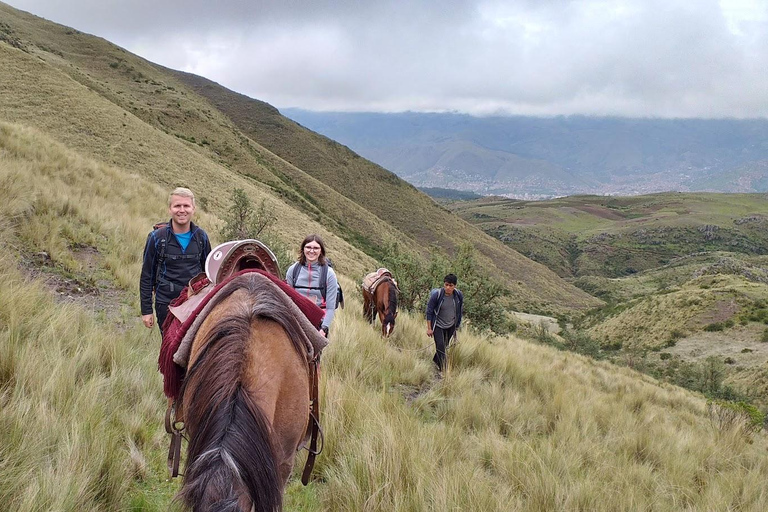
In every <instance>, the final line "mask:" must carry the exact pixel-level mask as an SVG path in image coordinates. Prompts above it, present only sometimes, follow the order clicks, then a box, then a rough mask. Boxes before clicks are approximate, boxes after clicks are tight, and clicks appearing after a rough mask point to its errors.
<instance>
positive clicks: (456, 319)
mask: <svg viewBox="0 0 768 512" xmlns="http://www.w3.org/2000/svg"><path fill="white" fill-rule="evenodd" d="M457 283H458V279H457V278H456V276H455V275H454V274H448V275H447V276H445V278H444V279H443V287H442V288H435V289H433V290H432V291H431V292H430V294H429V301H428V302H427V336H429V337H434V339H435V356H434V357H433V358H432V361H434V363H435V365H437V369H438V370H439V371H441V372H442V371H444V370H445V361H446V351H447V350H448V345H449V344H450V342H451V338H453V337H454V336H455V334H456V329H458V328H459V327H460V326H461V315H462V311H463V308H464V295H463V294H462V293H461V290H458V289H457V288H456V284H457Z"/></svg>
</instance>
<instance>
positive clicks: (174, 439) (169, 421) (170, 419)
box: [165, 401, 183, 478]
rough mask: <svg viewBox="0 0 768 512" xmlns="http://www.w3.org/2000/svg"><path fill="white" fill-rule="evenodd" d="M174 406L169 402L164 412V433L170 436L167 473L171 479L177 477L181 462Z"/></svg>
mask: <svg viewBox="0 0 768 512" xmlns="http://www.w3.org/2000/svg"><path fill="white" fill-rule="evenodd" d="M175 405H176V404H175V402H170V401H169V404H168V409H166V411H165V431H166V432H168V433H169V434H171V443H170V446H168V472H169V473H170V474H171V478H176V477H177V476H179V463H180V462H181V430H180V429H178V428H176V423H177V421H178V418H177V417H176V407H175ZM182 429H183V427H182Z"/></svg>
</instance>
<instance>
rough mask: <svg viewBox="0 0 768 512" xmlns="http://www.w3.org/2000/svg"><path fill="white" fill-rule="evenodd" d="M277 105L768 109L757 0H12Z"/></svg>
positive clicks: (624, 112)
mask: <svg viewBox="0 0 768 512" xmlns="http://www.w3.org/2000/svg"><path fill="white" fill-rule="evenodd" d="M10 4H11V5H13V6H14V7H17V8H19V9H23V10H26V11H29V12H31V13H33V14H36V15H38V16H42V17H44V18H47V19H49V20H52V21H55V22H58V23H62V24H64V25H68V26H72V27H74V28H76V29H78V30H81V31H84V32H89V33H92V34H95V35H98V36H101V37H104V38H106V39H108V40H110V41H112V42H114V43H116V44H119V45H120V46H123V47H125V48H126V49H128V50H129V51H132V52H134V53H137V54H139V55H141V56H142V57H145V58H147V59H149V60H151V61H153V62H157V63H159V64H162V65H164V66H168V67H171V68H175V69H180V70H183V71H189V72H192V73H196V74H199V75H202V76H205V77H207V78H210V79H212V80H215V81H216V82H219V83H221V84H222V85H225V86H227V87H229V88H231V89H233V90H236V91H238V92H241V93H243V94H247V95H248V96H251V97H254V98H258V99H261V100H264V101H267V102H269V103H271V104H273V105H275V106H277V107H300V108H305V109H313V110H344V111H376V112H393V111H404V110H414V111H458V112H466V113H470V114H479V115H482V114H516V115H568V114H587V115H616V116H654V117H768V101H766V97H768V71H766V70H768V3H766V2H765V1H763V0H722V1H716V0H700V1H697V2H691V1H689V0H625V1H611V0H603V1H596V0H585V1H575V0H574V1H568V0H548V1H535V0H529V1H526V0H519V1H513V2H511V1H504V0H500V1H480V0H478V1H470V0H446V1H441V2H427V1H413V0H411V1H407V0H379V1H377V2H359V1H357V0H354V1H351V0H333V1H331V0H323V1H319V0H311V1H306V0H295V1H291V0H282V1H255V2H254V1H249V0H237V1H230V0H223V1H220V2H209V1H207V0H205V1H203V0H186V1H180V0H167V1H162V2H158V1H157V0H155V1H148V0H134V1H132V2H115V1H111V0H101V1H96V0H68V1H67V2H60V1H57V0H10Z"/></svg>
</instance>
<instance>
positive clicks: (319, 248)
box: [285, 235, 338, 338]
mask: <svg viewBox="0 0 768 512" xmlns="http://www.w3.org/2000/svg"><path fill="white" fill-rule="evenodd" d="M297 266H298V268H297ZM285 282H286V283H288V284H289V285H290V286H291V287H292V288H294V289H296V290H298V291H299V293H301V294H302V295H304V296H306V297H307V298H309V299H310V300H311V301H313V302H314V303H315V304H317V305H318V306H319V307H320V308H322V309H323V310H324V311H325V316H324V317H323V322H322V324H321V326H320V329H319V330H320V331H321V332H322V334H323V336H325V337H326V338H327V337H328V331H329V330H330V328H331V323H332V322H333V316H334V314H335V313H336V295H337V293H338V280H337V278H336V272H334V270H333V268H331V266H330V265H329V264H328V261H327V258H326V256H325V244H324V243H323V240H322V238H320V237H319V236H318V235H309V236H307V237H306V238H305V239H304V240H303V241H302V242H301V245H300V246H299V257H298V261H296V263H294V264H293V265H291V266H290V267H289V268H288V271H287V272H286V273H285ZM329 304H330V306H329Z"/></svg>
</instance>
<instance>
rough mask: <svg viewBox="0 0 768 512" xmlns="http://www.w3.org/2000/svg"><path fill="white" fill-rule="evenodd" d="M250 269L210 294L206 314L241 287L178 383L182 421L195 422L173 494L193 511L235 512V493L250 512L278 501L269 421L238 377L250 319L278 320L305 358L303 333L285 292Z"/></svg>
mask: <svg viewBox="0 0 768 512" xmlns="http://www.w3.org/2000/svg"><path fill="white" fill-rule="evenodd" d="M253 275H254V274H245V275H243V276H239V277H237V278H235V280H233V281H232V282H233V283H234V282H236V281H239V282H238V284H237V285H235V286H231V287H230V288H228V289H226V290H222V293H221V294H220V295H221V296H218V295H217V296H216V297H215V298H214V299H212V302H213V301H215V304H214V309H211V310H210V311H211V313H213V312H214V311H217V310H216V306H218V305H220V304H221V303H222V302H223V301H225V300H226V299H228V298H230V297H232V295H233V294H234V292H236V291H239V290H243V291H244V299H243V300H238V301H235V303H234V304H231V305H230V304H228V305H227V306H228V307H227V308H226V309H225V310H224V313H223V315H222V316H221V318H220V319H219V321H218V323H217V324H216V325H214V326H213V327H212V328H211V330H210V331H209V332H207V334H206V335H205V338H204V339H202V340H201V343H200V345H199V346H200V347H201V349H200V355H199V356H198V358H197V360H196V361H195V363H194V364H193V365H192V367H191V368H189V369H188V371H187V375H186V377H185V380H184V384H183V387H182V390H181V396H182V397H184V414H185V422H186V423H187V424H190V425H197V428H196V430H195V431H194V432H193V433H192V436H191V438H190V439H189V447H188V451H187V468H186V471H185V475H184V484H183V487H182V489H181V491H180V492H179V496H178V499H180V500H182V501H183V502H184V503H185V504H187V505H188V506H190V507H191V506H195V507H196V508H195V510H203V511H221V512H224V511H239V510H241V509H240V507H239V505H240V503H239V502H238V501H239V500H240V497H241V494H245V495H247V496H248V497H249V499H253V500H254V502H253V506H254V508H253V510H255V511H257V512H274V511H275V510H279V509H280V507H281V506H282V490H281V482H280V480H279V476H278V468H277V467H276V462H275V453H274V448H273V446H272V444H271V442H270V438H271V436H270V434H271V432H270V427H269V423H268V421H267V419H266V417H265V416H264V413H263V412H262V411H261V409H260V408H259V406H258V405H257V404H256V403H255V402H254V401H253V400H252V399H251V398H250V396H249V395H248V393H246V392H245V390H244V389H243V379H244V374H245V371H246V369H247V364H248V362H249V359H250V358H249V357H248V355H247V354H248V350H249V342H250V339H251V334H252V327H253V323H254V321H256V320H258V319H259V318H269V319H270V320H274V321H276V322H277V323H279V324H280V325H281V326H282V327H283V328H284V329H285V331H286V334H287V335H288V337H289V339H291V340H292V343H293V347H294V349H295V350H296V352H297V353H298V354H300V355H303V356H305V357H306V354H307V349H306V346H305V345H304V344H303V341H302V340H304V339H305V338H306V335H305V334H303V333H301V332H300V331H301V325H300V323H299V321H297V319H296V318H295V316H294V315H293V314H291V311H290V308H289V307H288V305H287V304H286V303H285V300H286V299H287V297H280V296H279V295H278V294H281V293H282V292H281V291H280V290H279V289H277V287H276V286H273V287H270V286H264V285H263V281H260V280H258V279H255V278H252V277H250V276H253ZM275 290H277V292H276V291H275ZM288 300H289V299H288ZM222 369H224V370H223V371H222ZM203 499H205V500H207V501H203ZM256 499H258V501H255V500H256Z"/></svg>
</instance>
